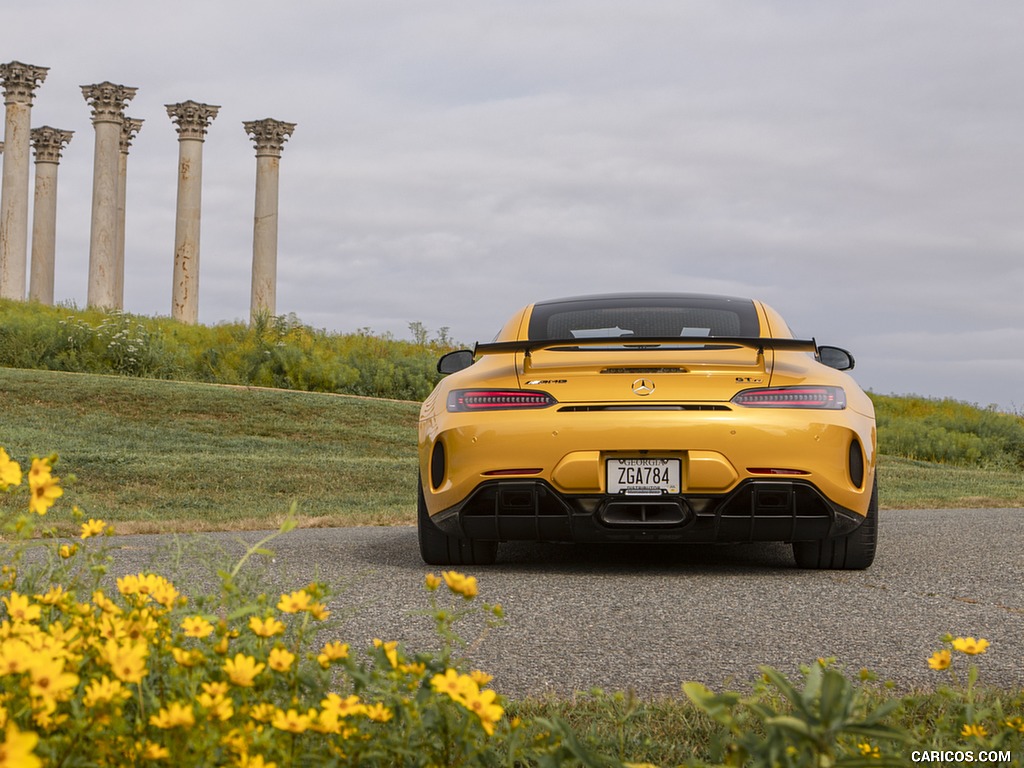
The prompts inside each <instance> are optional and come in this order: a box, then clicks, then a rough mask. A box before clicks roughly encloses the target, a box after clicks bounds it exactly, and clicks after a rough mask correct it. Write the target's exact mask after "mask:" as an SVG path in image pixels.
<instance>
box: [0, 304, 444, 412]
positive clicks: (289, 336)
mask: <svg viewBox="0 0 1024 768" xmlns="http://www.w3.org/2000/svg"><path fill="white" fill-rule="evenodd" d="M410 331H411V333H412V334H413V339H414V341H413V342H407V341H400V340H398V339H395V338H393V337H392V336H390V335H388V334H385V335H383V336H379V335H374V334H373V333H371V332H370V331H369V330H366V329H363V330H361V331H359V332H356V333H350V334H341V333H328V332H327V331H323V330H315V329H313V328H310V327H308V326H306V325H303V324H302V323H301V322H300V321H299V319H298V318H297V317H295V316H294V315H288V316H280V317H274V316H269V315H268V316H262V317H257V318H256V319H255V321H254V322H253V323H252V324H251V325H244V324H242V323H224V324H220V325H216V326H202V325H187V324H184V323H179V322H176V321H174V320H170V319H168V318H151V317H140V316H135V315H128V314H125V313H122V312H103V311H100V310H95V309H87V310H76V309H74V308H67V307H56V308H54V307H44V306H41V305H38V304H26V303H24V302H16V301H6V300H3V301H0V365H3V366H8V367H14V368H37V369H44V370H55V371H73V372H80V373H107V374H118V375H123V376H143V377H148V378H158V379H176V380H182V381H201V382H210V383H218V384H243V385H252V386H259V387H275V388H285V389H298V390H303V391H310V392H336V393H342V394H353V395H364V396H369V397H383V398H390V399H399V400H422V399H424V398H425V397H426V396H427V395H428V394H429V393H430V390H431V389H433V387H434V385H435V384H436V383H437V381H438V378H439V374H438V373H437V370H436V367H435V366H436V362H437V358H438V356H439V355H440V354H441V353H443V352H445V351H447V350H448V349H450V348H451V347H452V346H453V342H452V340H451V339H450V338H449V337H448V332H447V329H446V328H442V329H441V330H440V331H438V333H437V335H436V337H435V338H434V339H433V340H431V339H430V338H429V334H428V333H427V331H426V330H425V329H424V328H423V326H422V324H421V323H410Z"/></svg>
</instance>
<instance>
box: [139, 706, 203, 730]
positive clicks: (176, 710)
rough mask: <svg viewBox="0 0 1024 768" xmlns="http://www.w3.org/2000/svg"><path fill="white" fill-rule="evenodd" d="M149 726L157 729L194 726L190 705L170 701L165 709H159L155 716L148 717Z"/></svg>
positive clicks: (194, 718) (194, 719)
mask: <svg viewBox="0 0 1024 768" xmlns="http://www.w3.org/2000/svg"><path fill="white" fill-rule="evenodd" d="M149 724H150V725H155V726H156V727H157V728H163V729H165V730H166V729H168V728H179V727H191V726H193V725H195V724H196V716H195V714H194V713H193V712H192V705H191V704H181V703H179V702H177V701H172V702H171V703H170V704H168V705H167V706H166V707H161V708H160V711H159V712H157V713H156V714H155V715H150V717H149Z"/></svg>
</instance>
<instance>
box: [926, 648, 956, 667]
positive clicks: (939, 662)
mask: <svg viewBox="0 0 1024 768" xmlns="http://www.w3.org/2000/svg"><path fill="white" fill-rule="evenodd" d="M951 660H952V654H950V652H949V651H948V650H947V649H945V648H943V649H942V650H941V651H936V652H935V653H933V654H932V656H931V658H930V659H928V666H929V667H930V668H932V669H947V668H948V667H949V664H950V661H951Z"/></svg>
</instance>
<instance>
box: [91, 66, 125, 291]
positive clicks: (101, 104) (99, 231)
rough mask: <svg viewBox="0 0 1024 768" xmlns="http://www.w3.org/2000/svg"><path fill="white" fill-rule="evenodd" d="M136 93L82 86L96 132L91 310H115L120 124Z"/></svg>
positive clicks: (120, 87)
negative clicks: (95, 308)
mask: <svg viewBox="0 0 1024 768" xmlns="http://www.w3.org/2000/svg"><path fill="white" fill-rule="evenodd" d="M137 90H138V89H137V88H129V87H127V86H124V85H115V84H114V83H111V82H102V83H97V84H96V85H83V86H82V95H83V96H84V97H85V100H86V101H87V102H88V104H89V106H90V107H92V124H93V126H94V127H95V128H96V152H95V156H94V161H93V176H92V230H91V234H90V237H89V292H88V296H87V301H88V304H89V306H90V307H102V308H104V309H113V308H115V307H116V306H117V299H116V296H115V283H116V279H115V273H116V260H117V195H118V192H117V187H118V171H119V168H120V159H119V155H120V146H121V123H122V121H123V120H124V108H125V106H127V104H128V102H129V101H131V100H132V99H133V98H134V97H135V93H136V91H137Z"/></svg>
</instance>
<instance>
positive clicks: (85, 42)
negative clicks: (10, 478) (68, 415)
mask: <svg viewBox="0 0 1024 768" xmlns="http://www.w3.org/2000/svg"><path fill="white" fill-rule="evenodd" d="M1022 40H1024V4H1022V3H1020V2H1017V0H1012V1H1009V0H990V1H989V2H985V3H969V2H948V1H946V0H919V1H915V2H899V0H885V1H884V2H883V1H882V0H878V1H877V2H868V1H866V0H865V1H862V2H856V3H853V2H836V1H831V0H817V1H816V2H805V1H798V0H790V1H783V0H780V1H778V2H753V1H751V2H739V1H737V2H732V1H731V0H702V1H701V2H697V1H695V0H629V2H625V1H624V0H615V1H611V0H505V1H503V2H498V1H496V0H430V2H424V0H318V1H316V2H306V1H304V0H295V2H292V3H286V2H283V0H277V2H264V1H263V0H247V1H246V2H244V3H242V2H214V1H213V0H178V2H175V3H147V2H138V0H134V2H121V1H119V0H90V1H89V2H81V3H79V2H70V1H69V0H68V1H65V2H53V1H52V0H34V2H32V3H27V2H23V3H16V4H8V6H6V7H5V8H4V11H3V14H2V18H0V61H5V62H6V61H12V60H17V61H22V62H26V63H29V64H34V65H37V66H44V67H49V68H50V71H49V73H48V75H47V78H46V81H45V82H44V83H43V84H42V86H40V88H39V89H38V90H37V93H36V98H35V102H34V106H33V109H32V124H33V126H41V125H50V126H53V127H55V128H61V129H66V130H73V131H74V132H75V136H74V139H73V140H72V142H71V144H70V145H69V146H68V147H67V149H66V150H65V152H64V159H63V161H62V163H61V165H60V168H59V183H58V189H59V191H58V214H57V228H58V235H57V257H56V258H57V278H56V297H57V300H58V301H65V302H75V303H77V304H78V305H79V306H84V305H85V303H86V292H87V282H88V253H89V226H90V209H91V195H92V191H91V190H92V186H91V184H92V181H91V178H92V166H93V147H94V136H95V134H94V131H93V128H92V124H91V122H90V110H89V107H88V105H87V104H86V102H85V100H84V99H83V97H82V94H81V89H80V87H79V86H81V85H86V84H92V83H98V82H102V81H105V80H109V81H112V82H115V83H120V84H123V85H128V86H134V87H137V88H138V93H137V95H136V97H135V99H134V101H133V102H132V103H131V104H130V105H129V107H128V109H127V110H126V114H127V115H128V116H130V117H134V118H140V119H143V120H145V124H144V125H143V128H142V130H141V132H140V133H139V135H138V137H137V138H136V140H135V142H134V145H133V147H132V151H131V154H130V157H129V170H128V174H129V175H128V185H127V186H128V203H127V236H126V240H127V246H126V250H127V257H126V260H127V265H126V277H125V305H126V306H125V308H126V310H128V311H129V312H135V313H141V314H146V315H169V314H170V304H171V277H172V269H173V255H174V220H175V210H174V206H175V195H176V179H177V153H178V146H177V134H176V132H175V129H174V126H173V124H172V123H171V120H170V119H169V118H168V116H167V112H166V109H165V106H164V105H166V104H170V103H175V102H180V101H185V100H188V99H192V100H195V101H199V102H205V103H208V104H215V105H219V106H220V107H221V110H220V114H219V116H218V117H217V118H216V120H214V122H213V124H212V125H211V127H210V130H209V134H208V136H207V140H206V143H205V147H204V158H203V217H202V240H201V251H200V264H201V268H200V286H199V296H200V298H199V303H200V307H199V316H200V322H203V323H207V324H213V323H217V322H221V321H232V320H244V319H247V318H248V314H249V291H250V274H251V261H252V225H253V198H254V183H255V171H256V161H255V151H254V149H253V145H252V142H251V140H250V139H249V137H248V136H247V135H246V133H245V131H244V130H243V128H242V122H243V121H247V120H254V119H261V118H265V117H272V118H276V119H278V120H283V121H287V122H294V123H297V124H298V127H297V128H296V130H295V133H294V135H293V136H292V138H291V140H290V141H289V142H288V143H287V144H286V146H285V150H284V155H283V157H282V160H281V187H280V220H279V226H280V239H279V271H278V304H277V311H278V313H279V314H286V313H295V314H296V315H298V316H299V317H300V318H301V319H302V320H303V321H304V322H306V323H307V324H309V325H313V326H315V327H318V328H326V329H328V330H333V331H354V330H356V329H359V328H365V327H369V328H371V329H373V330H374V331H376V332H385V331H388V332H392V333H394V334H395V335H396V336H398V337H400V338H408V337H409V331H408V324H409V323H410V322H412V321H419V322H422V323H423V324H424V325H426V326H427V327H428V328H429V329H431V330H436V329H438V328H440V327H442V326H446V327H448V328H450V333H451V335H452V336H453V337H454V338H456V339H458V340H461V341H463V342H466V343H472V342H474V341H477V340H481V341H486V340H489V339H490V338H491V337H492V336H493V335H494V333H495V332H496V331H497V329H498V328H499V327H500V326H501V325H502V324H503V323H504V321H505V320H506V319H507V317H508V315H510V314H511V313H512V312H513V311H514V310H516V309H517V308H519V307H520V306H523V305H525V304H528V303H530V302H532V301H535V300H538V299H544V298H553V297H558V296H564V295H574V294H581V293H595V292H607V291H612V290H649V289H657V290H663V289H664V290H678V291H698V292H712V293H723V294H728V295H738V296H750V297H756V298H762V299H764V300H765V301H767V302H768V303H769V304H771V305H772V306H774V307H775V308H776V309H777V310H779V311H780V312H781V313H782V315H783V316H784V317H786V318H787V320H788V321H789V323H790V325H791V326H792V327H793V329H794V331H795V332H796V333H797V335H800V336H814V337H816V338H817V339H818V341H819V342H821V343H831V344H837V345H840V346H844V347H847V348H849V349H850V350H851V351H852V352H853V353H854V355H855V356H856V358H857V362H858V365H857V369H856V371H855V372H854V374H855V376H856V378H857V379H858V381H859V382H860V383H861V385H862V386H864V387H865V388H869V389H871V390H873V391H875V392H879V393H883V394H886V393H918V394H923V395H929V396H935V397H946V396H949V397H954V398H957V399H961V400H967V401H970V402H976V403H979V404H981V405H987V404H989V403H997V404H999V405H1000V406H1001V407H1003V408H1005V409H1013V410H1017V411H1021V410H1024V387H1022V382H1024V309H1022V302H1024V45H1022V43H1021V41H1022Z"/></svg>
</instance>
